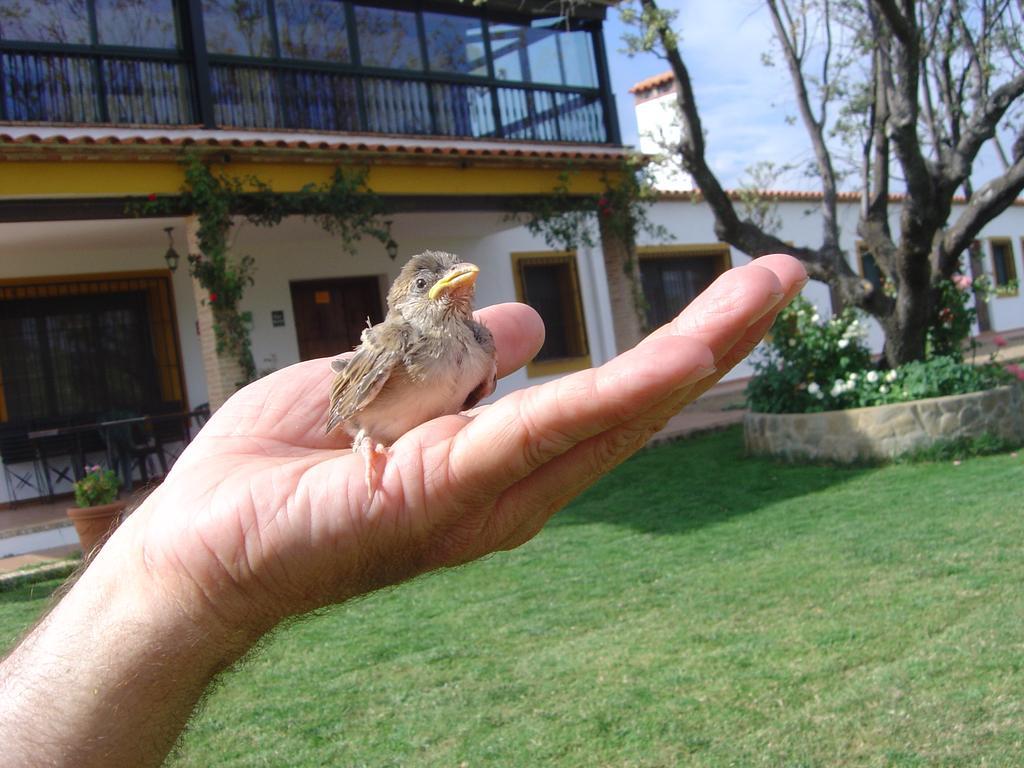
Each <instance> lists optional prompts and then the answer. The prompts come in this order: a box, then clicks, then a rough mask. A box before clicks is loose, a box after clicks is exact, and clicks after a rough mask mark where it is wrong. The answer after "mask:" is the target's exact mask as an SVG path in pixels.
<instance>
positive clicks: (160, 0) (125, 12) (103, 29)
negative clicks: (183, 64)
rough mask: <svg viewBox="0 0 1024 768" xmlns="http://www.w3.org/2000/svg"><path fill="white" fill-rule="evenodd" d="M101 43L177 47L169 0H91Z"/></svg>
mask: <svg viewBox="0 0 1024 768" xmlns="http://www.w3.org/2000/svg"><path fill="white" fill-rule="evenodd" d="M95 3H96V30H97V34H98V35H99V42H100V44H101V45H121V46H126V47H129V48H177V47H178V33H177V30H176V28H175V24H174V6H173V4H172V0H95Z"/></svg>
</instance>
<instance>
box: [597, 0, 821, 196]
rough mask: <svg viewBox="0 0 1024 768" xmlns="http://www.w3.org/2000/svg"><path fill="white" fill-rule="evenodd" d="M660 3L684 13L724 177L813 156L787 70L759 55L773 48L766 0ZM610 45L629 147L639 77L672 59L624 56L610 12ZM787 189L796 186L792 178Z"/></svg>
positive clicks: (697, 85) (713, 152)
mask: <svg viewBox="0 0 1024 768" xmlns="http://www.w3.org/2000/svg"><path fill="white" fill-rule="evenodd" d="M660 6H661V7H662V8H672V9H675V10H678V11H679V15H678V17H677V18H676V24H675V29H676V30H677V31H678V32H681V33H682V45H681V49H682V53H683V58H684V61H686V65H687V67H688V68H689V70H690V78H691V80H692V82H693V87H694V91H695V95H696V98H697V106H698V108H699V109H700V114H701V120H702V122H703V124H704V129H705V134H706V136H707V144H708V160H709V163H710V165H711V167H712V169H713V170H714V171H716V172H717V173H718V174H719V178H720V179H721V181H722V182H723V183H724V184H725V185H726V186H728V187H733V186H736V184H737V182H738V181H739V179H740V177H741V176H742V175H743V172H744V170H745V169H746V168H747V167H748V166H750V165H752V164H753V163H754V162H756V161H758V160H762V159H771V160H773V161H775V162H776V163H780V164H781V163H802V162H805V161H806V160H809V159H810V158H811V150H810V145H809V143H808V141H807V139H806V134H805V133H804V129H803V126H802V125H800V124H797V125H788V124H787V123H786V119H785V117H786V115H787V114H789V115H795V114H796V107H795V104H794V102H793V96H792V90H791V85H790V81H789V79H788V77H787V76H786V74H785V72H784V70H780V69H778V68H767V67H765V66H764V65H763V64H762V63H761V54H762V53H765V52H769V51H770V50H771V46H772V23H771V19H770V17H769V16H768V14H767V12H766V11H765V10H764V3H763V2H762V1H761V0H726V1H725V2H716V1H714V0H665V2H662V3H660ZM604 30H605V44H606V49H607V51H608V67H609V69H610V71H611V77H612V88H613V90H614V92H615V97H616V101H617V104H618V112H619V127H620V129H621V131H622V140H623V143H624V144H632V145H635V144H636V143H637V141H638V139H637V128H636V117H635V115H634V112H633V94H631V93H630V92H629V89H630V88H631V87H632V86H633V85H634V84H636V83H637V82H639V81H641V80H644V79H645V78H648V77H651V76H652V75H657V74H660V73H662V72H665V71H667V70H668V69H669V66H668V63H667V62H666V61H665V60H663V59H661V58H659V57H657V56H654V55H652V54H643V55H638V56H634V57H630V56H628V55H627V54H626V53H624V52H623V51H624V49H625V44H624V43H623V42H622V34H623V32H624V31H625V30H626V26H625V25H624V24H623V23H622V22H621V21H620V20H619V13H618V11H616V10H614V9H611V10H609V13H608V20H607V21H606V22H605V26H604ZM788 186H793V184H792V183H790V184H788Z"/></svg>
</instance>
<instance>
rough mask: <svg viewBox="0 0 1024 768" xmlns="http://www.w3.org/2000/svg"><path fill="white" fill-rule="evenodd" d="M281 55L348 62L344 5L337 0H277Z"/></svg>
mask: <svg viewBox="0 0 1024 768" xmlns="http://www.w3.org/2000/svg"><path fill="white" fill-rule="evenodd" d="M275 10H276V14H277V34H278V39H279V41H280V44H281V57H282V58H286V59H308V60H311V61H334V62H340V63H348V62H350V61H351V60H352V53H351V51H349V45H348V29H347V26H346V21H345V6H344V4H343V3H340V2H338V0H276V5H275Z"/></svg>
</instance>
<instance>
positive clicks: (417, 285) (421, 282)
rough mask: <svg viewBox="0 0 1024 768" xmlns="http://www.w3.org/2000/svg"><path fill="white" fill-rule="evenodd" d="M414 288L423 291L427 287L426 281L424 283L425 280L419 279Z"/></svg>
mask: <svg viewBox="0 0 1024 768" xmlns="http://www.w3.org/2000/svg"><path fill="white" fill-rule="evenodd" d="M416 287H417V288H419V289H420V290H421V291H422V290H423V289H424V288H426V287H427V281H426V280H424V279H423V278H422V277H421V278H419V279H418V280H417V281H416Z"/></svg>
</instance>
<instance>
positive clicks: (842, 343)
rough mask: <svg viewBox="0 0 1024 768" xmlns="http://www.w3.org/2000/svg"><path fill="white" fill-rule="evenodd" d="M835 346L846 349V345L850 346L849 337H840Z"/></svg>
mask: <svg viewBox="0 0 1024 768" xmlns="http://www.w3.org/2000/svg"><path fill="white" fill-rule="evenodd" d="M836 346H838V347H839V348H840V349H846V348H847V347H848V346H850V340H849V339H840V340H839V341H838V342H837V343H836Z"/></svg>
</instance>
